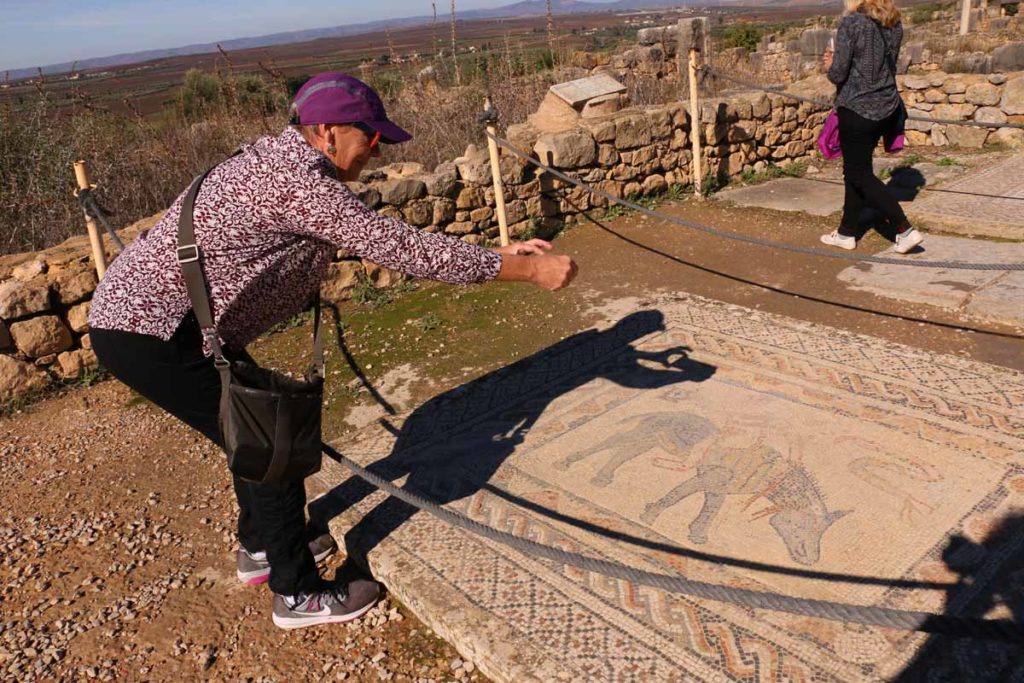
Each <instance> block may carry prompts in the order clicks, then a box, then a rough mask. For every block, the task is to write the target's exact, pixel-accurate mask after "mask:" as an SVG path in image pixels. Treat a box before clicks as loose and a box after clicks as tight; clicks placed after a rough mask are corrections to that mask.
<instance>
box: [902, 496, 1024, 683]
mask: <svg viewBox="0 0 1024 683" xmlns="http://www.w3.org/2000/svg"><path fill="white" fill-rule="evenodd" d="M942 561H943V562H945V564H946V566H947V567H948V568H949V569H950V571H952V572H955V573H956V574H957V575H958V580H957V581H956V583H954V584H951V586H950V588H948V589H947V591H946V605H945V608H944V610H945V611H944V615H943V616H944V617H956V618H958V619H962V620H963V622H964V624H965V626H966V628H967V629H969V628H970V622H971V621H972V620H981V619H982V618H984V617H985V615H986V614H988V613H989V612H990V611H991V610H993V609H995V608H998V610H999V611H1000V612H1002V613H1003V614H1001V615H1000V617H1001V618H1004V619H1008V620H1009V621H1010V622H1012V623H1013V624H1014V625H1016V626H1017V627H1018V637H1020V636H1019V633H1020V632H1024V631H1020V629H1022V628H1024V514H1015V515H1010V516H1008V517H1006V518H1004V519H1002V520H1001V521H1000V522H999V525H998V526H997V527H996V528H995V529H994V530H993V531H992V533H990V534H989V535H988V537H987V538H986V539H985V540H984V541H983V542H981V543H974V542H973V541H970V540H969V539H967V538H964V537H963V536H954V537H952V538H951V539H950V540H949V542H948V543H947V544H946V547H945V548H944V549H943V551H942ZM925 626H926V627H927V626H928V624H925ZM893 681H894V682H895V683H916V682H917V681H971V682H972V683H1006V682H1009V681H1024V640H1018V641H1017V642H1010V641H1006V640H987V639H981V638H975V637H970V636H968V635H966V634H965V635H946V634H935V635H932V636H930V637H929V638H928V640H927V641H926V642H925V644H924V646H923V647H921V648H920V649H919V650H918V651H917V654H916V655H915V656H914V659H913V660H912V661H911V662H910V663H909V664H908V665H907V667H906V668H905V669H904V670H903V671H902V672H901V673H900V674H899V675H898V676H897V677H895V678H894V679H893Z"/></svg>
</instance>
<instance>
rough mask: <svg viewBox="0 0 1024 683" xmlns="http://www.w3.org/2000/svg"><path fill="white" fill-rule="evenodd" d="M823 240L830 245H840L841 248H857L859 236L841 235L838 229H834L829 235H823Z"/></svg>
mask: <svg viewBox="0 0 1024 683" xmlns="http://www.w3.org/2000/svg"><path fill="white" fill-rule="evenodd" d="M821 241H822V242H824V243H825V244H827V245H829V246H830V247H839V248H840V249H847V250H850V249H856V248H857V238H856V237H848V236H846V235H840V234H839V231H838V230H833V231H832V232H830V233H829V234H827V235H822V236H821Z"/></svg>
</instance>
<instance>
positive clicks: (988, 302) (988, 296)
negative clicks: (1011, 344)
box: [966, 271, 1024, 325]
mask: <svg viewBox="0 0 1024 683" xmlns="http://www.w3.org/2000/svg"><path fill="white" fill-rule="evenodd" d="M966 310H967V312H968V313H972V314H974V315H977V316H979V317H983V318H989V319H992V320H999V321H1000V322H1008V323H1014V324H1017V325H1024V272H1021V271H1014V272H1012V273H1005V274H1003V275H1002V276H1001V277H999V278H997V279H996V280H994V281H992V282H991V283H989V284H988V285H986V286H985V287H984V288H982V289H981V290H979V291H978V292H977V293H976V294H975V295H974V296H973V297H972V298H971V300H970V301H968V302H967V306H966Z"/></svg>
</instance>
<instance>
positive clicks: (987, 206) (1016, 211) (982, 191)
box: [907, 154, 1024, 240]
mask: <svg viewBox="0 0 1024 683" xmlns="http://www.w3.org/2000/svg"><path fill="white" fill-rule="evenodd" d="M942 189H943V190H944V192H925V193H923V194H922V195H921V196H920V197H919V198H918V199H917V200H916V201H914V202H913V204H911V205H910V206H909V207H907V210H908V214H909V216H910V217H911V218H912V219H913V220H917V221H922V222H925V223H926V224H928V225H929V226H933V227H938V228H941V229H942V230H945V231H949V232H953V233H957V234H963V235H985V236H990V237H1002V238H1007V239H1015V240H1024V154H1014V155H1013V156H1011V157H1009V158H1007V159H1005V160H1003V161H1000V162H998V163H995V164H992V165H989V166H987V167H984V168H979V169H973V170H971V171H969V172H968V173H967V174H966V175H965V176H964V177H963V178H962V179H960V180H956V181H953V182H950V183H947V184H944V185H943V186H942ZM981 195H999V197H1002V198H992V197H986V196H981Z"/></svg>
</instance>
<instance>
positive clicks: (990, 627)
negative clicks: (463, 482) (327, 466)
mask: <svg viewBox="0 0 1024 683" xmlns="http://www.w3.org/2000/svg"><path fill="white" fill-rule="evenodd" d="M321 445H322V447H323V451H324V452H325V453H326V454H327V455H328V456H329V457H330V458H331V459H333V460H335V461H336V462H338V463H339V464H341V465H342V466H343V467H345V468H347V469H348V470H349V471H350V472H352V473H353V474H355V475H356V476H358V477H359V478H360V479H362V480H364V481H366V482H367V483H369V484H370V485H371V486H374V487H375V488H377V489H380V490H381V491H383V492H384V493H386V494H388V495H389V496H393V497H395V498H397V499H399V500H401V501H402V502H404V503H407V504H409V505H411V506H413V507H415V508H416V509H418V510H423V511H424V512H427V513H429V514H431V515H433V516H435V517H437V518H438V519H440V520H441V521H443V522H446V523H448V524H451V525H452V526H455V527H458V528H460V529H463V530H465V531H469V532H471V533H474V534H476V535H478V536H483V537H484V538H486V539H488V540H490V541H495V542H497V543H501V544H502V545H506V546H508V547H510V548H513V549H514V550H518V551H520V552H523V553H526V554H529V555H533V556H535V557H541V558H544V559H547V560H552V561H555V562H560V563H562V564H567V565H570V566H573V567H578V568H580V569H584V570H587V571H592V572H595V573H598V574H602V575H604V576H610V577H612V578H615V579H621V580H624V581H629V582H631V583H634V584H640V585H645V586H651V587H652V588H658V589H661V590H664V591H670V592H674V593H681V594H684V595H689V596H692V597H697V598H706V599H709V600H716V601H719V602H727V603H730V604H734V605H740V606H742V607H749V608H756V609H769V610H774V611H778V612H787V613H789V614H799V615H803V616H810V617H818V618H822V619H830V620H832V621H841V622H853V623H858V624H867V625H870V626H885V627H889V628H898V629H902V630H907V631H924V632H929V633H942V634H945V635H953V636H962V637H972V638H981V639H985V640H1000V641H1007V642H1016V641H1021V642H1024V627H1022V626H1021V625H1020V624H1017V623H1015V622H1013V621H1012V620H1009V619H980V618H979V619H970V618H963V617H957V616H952V615H948V614H935V613H932V612H917V611H910V610H899V609H893V608H889V607H870V606H863V605H851V604H848V603H841V602H833V601H830V600H817V599H814V598H798V597H792V596H788V595H780V594H778V593H770V592H767V591H755V590H749V589H745V588H735V587H732V586H724V585H720V584H713V583H707V582H705V581H694V580H691V579H686V578H683V577H681V576H673V575H670V574H659V573H656V572H649V571H645V570H642V569H638V568H636V567H630V566H627V565H624V564H621V563H618V562H613V561H610V560H602V559H599V558H596V557H589V556H586V555H581V554H579V553H574V552H570V551H567V550H562V549H561V548H554V547H551V546H547V545H544V544H542V543H537V542H536V541H531V540H529V539H526V538H522V537H520V536H516V535H514V534H510V533H508V532H506V531H501V530H500V529H495V528H494V527H491V526H488V525H486V524H482V523H480V522H477V521H476V520H474V519H470V518H469V517H466V516H465V515H463V514H461V513H458V512H454V511H452V510H449V509H447V508H445V507H443V506H441V505H439V504H437V503H435V502H434V501H431V500H428V499H427V498H424V497H423V496H420V495H418V494H416V493H413V492H412V491H409V490H407V489H403V488H399V487H398V486H395V484H393V483H392V482H390V481H388V480H387V479H385V478H383V477H381V476H379V475H377V474H374V473H373V472H370V471H369V470H367V469H365V468H363V467H361V466H360V465H358V464H357V463H355V462H354V461H352V460H351V459H349V458H348V457H346V456H344V455H342V454H341V453H339V452H338V451H336V450H335V449H334V448H332V447H331V446H328V445H327V444H326V443H323V444H321Z"/></svg>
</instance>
